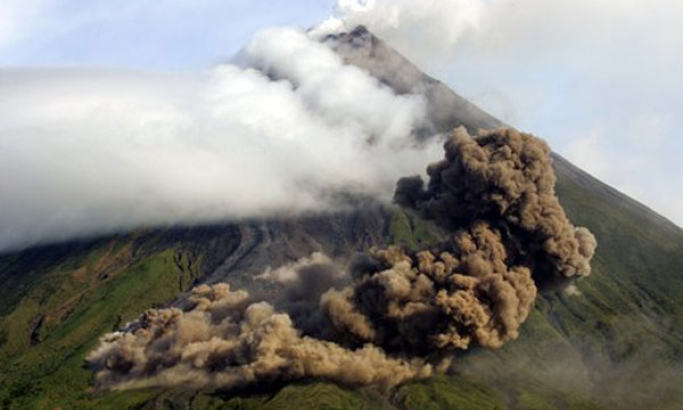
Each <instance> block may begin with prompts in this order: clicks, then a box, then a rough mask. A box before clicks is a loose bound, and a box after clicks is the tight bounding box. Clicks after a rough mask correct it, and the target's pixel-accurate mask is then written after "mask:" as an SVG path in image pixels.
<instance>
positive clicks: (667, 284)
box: [0, 28, 683, 410]
mask: <svg viewBox="0 0 683 410" xmlns="http://www.w3.org/2000/svg"><path fill="white" fill-rule="evenodd" d="M326 41H334V42H337V43H338V44H337V45H333V46H334V47H335V49H336V50H337V52H339V53H340V55H342V57H343V58H344V59H345V61H347V62H349V63H352V64H355V65H358V66H360V67H361V68H364V69H367V70H368V71H369V72H371V73H372V74H373V75H375V76H376V77H377V78H379V79H380V81H382V82H384V83H385V84H387V85H389V86H392V84H393V87H392V88H394V87H396V88H394V89H395V90H396V91H397V92H401V91H404V92H406V91H414V90H420V89H423V90H424V89H428V86H431V87H437V89H438V90H439V91H438V92H432V94H431V95H432V98H431V99H429V98H428V100H429V111H430V112H432V113H436V114H432V116H433V117H432V121H431V123H432V124H433V128H432V129H430V130H425V134H424V135H427V134H428V132H427V131H429V132H434V131H436V132H440V133H444V132H448V131H450V130H451V129H452V128H453V127H455V126H459V125H463V126H466V127H467V128H478V127H480V125H484V127H485V128H490V127H498V126H502V125H504V124H503V123H502V122H500V121H498V120H496V119H495V118H494V117H492V116H490V115H488V114H486V113H484V112H483V111H481V110H480V109H478V108H476V106H474V105H473V104H471V103H469V102H467V101H466V100H465V99H464V98H462V97H460V96H458V95H457V94H456V93H455V92H453V91H451V90H450V89H448V88H447V87H446V86H445V85H444V84H443V83H441V82H438V80H435V79H431V77H428V76H426V75H425V74H422V73H421V72H419V69H417V67H416V66H414V65H412V63H409V62H408V60H406V59H405V58H403V57H402V56H400V55H398V53H396V52H395V51H394V50H392V49H390V48H389V47H388V46H387V45H386V44H385V43H383V42H382V41H381V40H379V39H377V38H376V37H374V36H373V35H372V34H371V33H370V32H369V31H367V30H366V29H362V28H359V29H356V30H353V31H352V32H350V33H347V34H345V35H344V34H342V35H340V36H337V37H335V38H328V39H326ZM345 50H346V51H345ZM378 50H380V51H378ZM351 51H353V54H352V55H351V56H349V55H348V54H349V53H350V52H351ZM345 53H346V54H345ZM392 53H393V54H392ZM377 55H380V56H382V57H381V58H380V59H379V61H380V62H377V60H373V59H371V58H370V57H373V58H376V56H377ZM359 56H360V57H359ZM354 59H355V60H354ZM387 60H390V61H393V62H394V63H395V64H396V66H394V67H393V68H391V70H389V71H388V72H387V73H382V72H381V68H382V67H392V66H391V65H388V64H387V63H386V61H387ZM373 61H374V62H375V63H374V65H372V66H371V65H369V63H371V62H373ZM364 64H365V66H364ZM401 64H411V65H410V66H402V65H401ZM368 67H369V68H368ZM401 67H404V68H401ZM406 67H407V68H406ZM373 70H374V72H373ZM415 70H417V72H416V71H415ZM396 72H403V73H404V74H405V73H409V74H410V75H400V76H398V77H400V79H401V82H398V80H392V78H396V75H395V73H396ZM418 72H419V74H421V75H417V74H418ZM391 73H394V74H393V76H392V74H391ZM410 79H412V82H411V81H408V80H410ZM430 79H431V80H430ZM425 84H427V85H425ZM435 84H436V85H435ZM433 96H437V97H433ZM463 101H464V103H463ZM465 103H466V105H463V104H465ZM467 104H468V105H467ZM463 107H465V108H463ZM449 112H450V113H455V115H453V114H451V115H450V116H449V115H448V114H447V113H449ZM482 113H483V114H482ZM484 114H485V115H484ZM424 135H423V136H422V137H424ZM553 161H554V167H555V170H556V173H557V177H558V183H557V192H558V195H559V197H560V201H561V202H562V205H563V206H564V208H565V209H566V210H567V213H568V214H569V216H570V218H571V219H572V221H574V222H576V223H577V224H579V225H584V226H588V227H589V228H590V229H591V231H593V232H594V234H595V235H596V236H597V237H598V242H599V247H598V253H597V255H596V257H595V259H594V264H593V265H594V273H593V275H592V276H591V277H588V278H587V279H585V280H582V281H579V282H578V283H577V291H578V292H579V293H580V294H574V295H570V294H567V293H566V292H550V293H547V294H544V295H542V297H541V298H539V299H538V301H537V304H536V308H535V309H534V312H533V314H532V316H531V318H530V320H529V321H528V322H527V323H526V324H525V325H524V326H522V330H521V332H522V335H521V337H520V339H518V340H516V341H513V342H510V343H509V344H508V345H506V346H505V347H503V349H501V350H499V351H490V350H483V349H476V350H475V351H473V352H469V353H465V354H462V355H459V357H458V360H457V361H456V366H455V370H456V372H455V374H454V375H451V376H442V377H437V378H435V379H431V380H427V381H420V382H416V383H410V384H407V385H405V386H401V387H400V388H399V389H397V390H396V391H394V392H392V394H391V395H390V396H389V397H388V398H386V397H383V396H382V395H381V394H380V393H378V392H376V391H374V390H372V389H361V390H350V389H347V388H344V387H339V386H334V385H331V384H328V383H318V382H315V381H304V382H302V383H298V384H294V385H291V386H287V387H283V386H279V387H277V388H274V390H273V391H268V392H265V393H264V392H246V393H244V394H242V395H234V394H231V393H226V392H187V391H175V390H145V391H136V392H128V393H126V392H124V393H121V392H119V393H116V392H114V393H106V392H96V393H93V392H88V391H87V386H88V385H89V383H90V378H91V375H90V373H89V372H88V371H87V370H86V369H82V368H81V365H82V356H83V355H84V354H85V352H87V351H88V349H90V348H92V346H93V345H94V343H95V342H96V340H97V338H98V337H99V336H100V335H101V334H102V333H103V332H105V331H110V330H113V329H115V328H116V327H117V326H120V325H121V324H122V323H125V322H126V321H128V320H132V319H133V318H135V317H136V316H137V315H138V314H140V313H142V311H143V310H144V309H145V308H147V307H151V306H164V305H166V304H168V303H170V302H171V301H172V300H173V299H174V298H175V297H177V295H178V294H179V293H180V292H184V291H187V290H188V289H189V288H190V287H192V286H193V285H195V284H199V283H215V282H219V281H228V282H230V283H232V284H233V285H235V286H238V287H250V286H254V283H253V279H252V278H253V275H255V274H258V273H260V272H262V271H263V270H264V269H266V268H268V267H269V266H271V267H275V266H278V265H280V264H282V263H285V262H288V261H292V260H296V259H298V258H300V257H303V256H308V255H309V254H310V253H312V252H314V251H322V252H325V253H327V254H329V255H330V256H331V257H333V258H344V257H348V256H350V255H351V254H353V253H354V252H357V251H361V250H365V249H367V248H369V247H371V246H376V245H379V246H381V245H385V244H387V243H397V244H400V245H402V246H405V247H407V248H420V247H424V246H428V245H429V244H432V243H436V242H438V241H439V240H440V239H442V237H443V232H440V231H439V229H438V227H435V226H434V225H433V224H432V223H430V222H429V221H424V220H422V219H421V218H420V217H419V216H418V215H416V214H415V213H414V212H412V211H410V210H406V209H401V208H399V207H396V206H384V205H380V204H370V205H367V206H365V207H363V208H362V209H359V210H355V211H349V212H342V213H338V214H318V215H307V216H303V217H298V218H284V219H271V220H260V221H259V220H254V221H246V222H242V223H233V224H219V225H214V226H202V227H187V228H182V227H177V228H167V229H158V230H145V231H138V232H134V233H130V234H120V235H111V236H107V237H103V238H97V239H93V240H84V241H75V242H72V243H68V244H60V245H50V246H43V247H40V248H34V249H29V250H25V251H22V252H18V253H10V254H5V255H0V280H2V282H3V283H5V284H6V285H7V286H5V287H3V288H2V289H0V300H1V301H2V304H0V330H1V332H0V403H2V408H3V409H5V408H6V409H14V408H42V409H55V408H58V407H59V406H61V407H62V408H137V409H143V408H150V409H151V408H192V409H218V408H221V409H228V408H235V409H237V408H241V409H246V408H254V409H256V408H288V407H287V406H289V407H291V408H297V407H298V408H319V407H327V408H362V407H365V408H400V409H412V408H416V409H417V408H420V409H422V408H435V409H436V408H458V407H457V406H461V407H465V408H482V409H484V408H489V409H492V408H496V407H497V408H509V409H597V408H610V407H615V408H624V409H631V408H633V409H647V408H651V409H655V408H657V409H660V408H661V409H677V410H678V409H681V408H683V391H681V389H680V387H679V386H677V385H675V383H673V384H672V381H673V382H676V380H681V376H683V372H681V369H682V368H683V367H682V364H683V230H682V229H681V228H680V227H677V226H676V225H674V224H673V223H671V222H670V221H668V220H667V219H666V218H664V217H662V216H660V215H658V214H656V213H655V212H654V211H652V210H650V209H649V208H647V207H646V206H644V205H642V204H640V203H638V202H637V201H635V200H633V199H631V198H629V197H627V196H626V195H624V194H622V193H620V192H618V191H617V190H615V189H614V188H611V187H609V186H608V185H606V184H604V183H602V182H600V181H598V180H597V179H595V178H594V177H592V176H590V175H589V174H587V173H585V172H584V171H581V170H580V169H578V168H576V167H575V166H573V165H572V164H571V163H569V162H568V161H566V160H565V159H563V158H562V157H560V156H559V155H556V154H554V155H553ZM46 362H47V365H46V364H45V363H46ZM633 385H637V386H639V388H640V389H643V390H647V391H645V392H644V393H643V394H639V392H635V391H621V390H623V389H622V386H633ZM627 390H628V389H627ZM631 390H637V389H631ZM657 395H659V396H660V397H653V396H657ZM309 396H310V397H313V398H312V399H310V400H309V398H308V397H309ZM620 396H621V397H620ZM269 406H270V407H269Z"/></svg>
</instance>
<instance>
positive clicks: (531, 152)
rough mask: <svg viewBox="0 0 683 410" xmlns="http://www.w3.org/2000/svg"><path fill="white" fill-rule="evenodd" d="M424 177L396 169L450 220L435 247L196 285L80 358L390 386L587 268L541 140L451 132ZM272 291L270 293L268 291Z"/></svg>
mask: <svg viewBox="0 0 683 410" xmlns="http://www.w3.org/2000/svg"><path fill="white" fill-rule="evenodd" d="M445 151H446V158H445V159H444V160H443V161H441V162H438V163H436V164H433V165H431V166H430V167H429V172H428V173H429V175H430V178H431V179H430V182H429V185H428V187H427V189H424V184H423V183H422V181H421V179H419V178H405V179H402V180H401V181H400V182H399V184H398V187H397V190H396V199H397V201H398V202H399V203H402V204H404V205H406V206H410V207H414V208H416V209H417V210H419V211H420V212H421V213H422V214H423V216H424V217H426V218H430V219H433V220H434V221H435V222H436V223H437V224H439V225H441V226H443V227H445V228H447V229H448V230H449V231H450V232H451V234H450V235H451V236H450V239H449V240H447V241H446V242H445V243H443V244H441V245H440V246H438V247H435V248H434V249H429V250H422V251H420V252H417V253H414V254H413V253H407V252H405V251H403V250H401V249H400V248H397V247H394V246H390V247H388V248H386V249H374V250H371V251H370V252H368V253H367V254H365V255H360V256H359V257H357V258H356V259H355V260H353V261H352V262H351V263H350V264H349V266H348V269H343V268H342V267H341V266H340V265H339V264H336V263H334V262H333V261H331V260H330V259H329V258H327V257H326V256H325V255H323V254H314V255H312V256H311V257H310V258H305V259H302V260H300V261H297V262H295V263H292V264H289V265H285V266H283V267H280V268H278V269H275V270H268V271H266V272H265V273H263V274H261V275H259V276H257V277H256V280H257V281H270V282H273V283H276V284H279V285H280V286H282V289H281V290H280V292H277V293H276V294H274V295H273V294H270V295H269V294H264V295H249V294H248V293H247V292H245V291H236V292H235V291H232V290H231V289H230V288H229V286H228V285H225V284H218V285H214V286H212V287H210V286H207V285H202V286H200V287H198V288H196V289H195V290H194V291H193V292H192V294H191V295H190V296H189V297H187V298H184V299H182V300H181V301H179V302H177V303H176V307H173V308H169V309H162V310H154V309H152V310H150V311H148V312H147V313H145V314H144V315H143V316H142V317H141V318H140V319H138V320H137V321H135V322H133V323H131V324H129V325H128V326H127V327H126V328H125V329H123V330H121V331H119V332H115V333H112V334H109V335H106V336H104V337H103V338H102V339H101V342H100V346H99V347H98V348H97V349H96V350H95V351H93V352H91V353H90V355H89V356H88V359H87V360H88V363H89V365H90V367H91V368H92V369H93V370H94V371H95V380H96V384H97V386H98V387H101V388H118V389H125V388H136V387H149V386H174V385H190V386H193V387H196V388H203V387H211V388H228V389H230V388H235V387H244V386H248V385H252V384H256V383H260V384H262V383H268V382H274V381H290V380H297V379H302V378H307V377H312V378H322V379H326V380H331V381H334V382H339V383H343V384H349V385H369V384H373V385H380V386H384V387H385V388H391V387H393V386H395V385H397V384H400V383H403V382H405V381H407V380H410V379H414V378H420V377H427V376H430V375H432V374H434V373H435V372H443V371H445V370H446V369H447V368H448V367H449V365H450V363H451V360H452V359H453V353H454V352H455V351H457V350H466V349H469V348H471V347H472V346H480V347H484V348H499V347H501V346H502V345H503V344H504V343H505V342H506V341H509V340H513V339H515V338H517V337H518V336H519V332H520V327H521V326H522V324H523V323H524V321H525V320H526V319H527V317H528V316H529V314H530V311H531V309H532V306H533V303H534V300H535V298H536V294H537V292H538V288H539V287H542V286H545V285H546V284H547V283H548V282H551V281H550V280H549V279H548V278H551V279H555V280H562V281H567V280H569V279H573V278H576V277H581V276H586V275H588V274H589V273H590V265H589V262H590V258H591V257H592V254H593V251H594V249H595V241H594V238H593V237H592V235H591V234H590V233H589V232H588V231H587V230H585V229H582V228H575V227H574V226H573V225H572V224H571V223H570V222H569V220H568V219H567V217H566V215H565V213H564V210H563V209H562V207H561V206H560V203H559V201H558V199H557V197H556V196H555V193H554V183H555V179H554V175H553V170H552V168H551V166H550V159H549V154H550V151H549V149H548V147H547V145H545V143H543V142H542V141H540V140H538V139H536V138H535V137H533V136H531V135H528V134H521V133H519V132H517V131H515V130H507V129H500V130H496V131H493V132H489V133H484V134H482V135H481V136H479V137H477V138H471V137H470V136H469V135H468V134H467V133H466V132H465V131H464V130H463V129H459V130H456V131H455V132H454V134H453V136H452V137H451V138H450V139H449V140H448V141H447V143H446V144H445ZM265 300H269V301H270V302H265Z"/></svg>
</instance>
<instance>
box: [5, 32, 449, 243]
mask: <svg viewBox="0 0 683 410" xmlns="http://www.w3.org/2000/svg"><path fill="white" fill-rule="evenodd" d="M424 111H425V102H424V99H423V97H421V96H417V95H402V96H397V95H396V94H395V93H394V92H393V91H391V89H390V88H389V87H386V86H384V85H382V84H381V83H380V82H379V81H378V80H377V79H375V78H373V77H372V76H370V75H369V74H367V73H366V72H365V71H363V70H361V69H358V68H356V67H353V66H350V65H346V64H343V62H342V60H341V58H340V57H339V56H338V55H337V54H335V53H334V51H332V50H331V49H330V48H329V47H327V46H326V45H324V44H321V43H320V42H318V41H316V40H314V39H312V38H310V37H309V36H308V35H307V34H306V33H305V32H304V31H302V30H299V29H293V28H292V29H290V28H285V29H268V30H264V31H261V32H259V33H257V34H256V35H255V36H254V38H253V39H252V40H251V41H250V42H249V43H248V44H247V45H246V46H245V47H244V49H243V50H242V51H241V52H240V53H238V55H237V56H235V57H234V58H233V59H231V61H230V63H228V64H223V65H220V66H218V67H216V68H214V69H213V70H211V71H210V72H207V73H201V74H199V73H195V74H192V73H188V74H176V75H170V74H166V75H162V74H153V73H147V74H141V73H127V72H114V71H95V70H3V71H0V174H2V176H3V177H2V179H0V197H1V198H2V205H1V206H0V208H1V209H2V212H0V251H3V250H6V249H8V248H12V247H20V246H23V245H29V244H32V243H35V242H40V241H47V240H59V239H66V238H71V237H74V236H78V235H88V234H98V233H102V232H106V231H112V230H126V229H131V228H136V227H140V226H150V225H152V226H153V225H165V224H177V223H198V222H212V221H221V220H225V219H236V218H251V217H264V216H272V215H275V214H279V213H297V212H305V211H320V210H329V209H338V208H339V207H341V206H343V205H344V204H343V203H341V202H340V201H339V200H338V199H339V198H340V197H343V196H340V195H338V194H339V193H340V192H343V193H351V194H356V195H363V196H368V195H369V196H373V197H375V198H379V199H385V200H386V201H390V200H391V193H392V191H393V186H394V183H395V181H396V179H397V178H398V177H400V176H401V175H405V174H406V173H414V172H417V171H419V170H420V169H421V168H422V167H423V165H422V164H424V162H425V161H427V160H428V158H432V159H434V158H437V157H438V146H437V144H432V145H430V146H417V145H416V144H415V143H414V139H413V138H411V134H412V133H413V130H414V129H416V128H418V127H420V124H421V123H422V122H423V119H424Z"/></svg>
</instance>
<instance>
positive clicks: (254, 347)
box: [88, 284, 432, 389]
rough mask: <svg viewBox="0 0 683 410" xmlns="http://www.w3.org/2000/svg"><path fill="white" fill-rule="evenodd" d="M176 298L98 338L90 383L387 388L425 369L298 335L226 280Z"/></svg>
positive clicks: (283, 317) (287, 321)
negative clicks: (313, 383)
mask: <svg viewBox="0 0 683 410" xmlns="http://www.w3.org/2000/svg"><path fill="white" fill-rule="evenodd" d="M182 302H183V304H185V305H186V306H185V307H184V308H183V309H178V308H172V309H164V310H155V309H151V310H149V311H147V312H146V313H145V314H144V315H142V317H140V319H138V320H137V321H136V322H134V323H132V324H130V325H129V326H128V328H126V329H124V330H123V331H121V332H117V333H112V334H109V335H106V336H105V337H103V338H102V340H101V343H100V346H99V347H98V349H97V350H95V351H93V352H92V353H91V354H90V355H89V356H88V361H89V363H90V365H91V366H93V367H95V368H96V369H99V371H98V373H97V374H96V383H97V384H98V385H100V386H107V387H111V386H113V387H116V388H118V389H126V388H142V387H151V386H174V385H183V386H189V387H195V388H207V387H213V388H236V387H244V386H248V385H250V384H254V383H266V382H268V381H281V380H296V379H301V378H303V377H319V378H326V379H330V380H335V381H338V382H342V383H347V384H363V385H367V384H381V385H385V386H392V385H395V384H397V383H400V382H403V381H405V380H408V379H410V378H414V377H417V376H427V375H429V374H431V372H432V368H431V366H429V365H427V364H425V363H424V362H422V361H420V360H411V361H408V360H403V359H392V358H390V357H388V356H387V355H386V354H385V353H384V352H383V351H382V350H381V349H379V348H378V347H376V346H372V345H370V344H368V345H366V346H364V347H362V348H360V349H356V350H350V349H346V348H344V347H342V346H340V345H339V344H336V343H333V342H329V341H325V340H320V339H315V338H311V337H307V336H302V334H301V332H300V331H299V330H297V329H296V328H295V327H294V326H293V323H292V319H291V318H290V317H289V316H288V315H287V314H286V313H280V312H276V311H275V310H274V309H273V307H272V306H271V305H270V304H268V303H267V302H256V301H253V300H252V299H250V297H249V294H248V293H247V292H245V291H236V292H235V291H232V290H231V289H230V287H229V286H228V285H227V284H218V285H214V286H208V285H202V286H199V287H197V288H195V289H194V290H193V291H192V294H191V295H190V296H189V297H188V298H187V299H186V300H183V301H182Z"/></svg>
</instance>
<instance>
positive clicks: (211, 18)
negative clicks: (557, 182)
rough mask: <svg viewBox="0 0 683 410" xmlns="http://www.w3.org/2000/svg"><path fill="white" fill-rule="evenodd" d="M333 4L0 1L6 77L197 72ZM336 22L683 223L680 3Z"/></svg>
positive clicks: (643, 1)
mask: <svg viewBox="0 0 683 410" xmlns="http://www.w3.org/2000/svg"><path fill="white" fill-rule="evenodd" d="M334 3H335V1H333V0H307V1H304V0H288V1H266V0H227V1H226V0H167V1H164V2H159V1H151V0H119V1H104V0H92V1H87V2H85V1H75V0H0V68H5V69H6V68H21V69H25V68H37V67H42V68H46V67H50V68H53V67H79V68H81V69H82V68H91V67H106V68H113V69H119V68H124V69H132V70H144V71H151V72H156V71H164V72H175V73H178V72H181V73H188V72H195V71H197V70H202V69H207V68H210V67H211V66H213V65H214V64H216V63H217V62H221V61H225V60H226V59H227V58H228V57H229V56H231V55H232V54H233V53H234V52H235V51H237V50H238V49H239V48H240V47H241V46H242V45H243V44H244V43H246V42H247V41H248V39H249V38H250V37H251V36H252V34H253V33H254V32H255V31H256V30H257V29H259V28H262V27H269V26H282V25H295V26H301V27H309V26H311V25H314V24H316V23H318V22H320V21H323V20H325V19H326V18H328V17H329V16H330V15H332V10H333V8H334ZM337 15H338V16H344V17H345V18H346V20H347V22H348V23H347V24H353V23H355V22H359V23H365V24H367V25H368V26H370V28H371V29H373V31H375V32H376V33H378V34H379V35H380V36H381V37H383V38H386V39H387V40H388V41H389V42H390V43H391V44H392V45H394V46H395V47H397V48H398V49H399V50H400V51H402V52H404V53H405V54H406V55H408V56H409V57H410V58H411V59H413V60H414V61H415V62H417V63H418V64H419V65H421V66H423V67H425V69H426V70H427V71H428V72H429V73H430V74H432V75H435V76H437V77H439V78H441V79H443V80H445V81H446V82H447V83H449V84H450V85H451V86H452V87H453V88H454V89H455V90H456V91H458V92H459V93H461V94H463V95H464V96H466V97H468V98H470V99H471V100H473V101H474V102H476V103H478V104H480V105H481V106H483V108H485V109H487V110H489V111H490V112H491V113H492V114H494V115H496V116H499V117H501V118H502V119H504V120H506V121H508V122H510V123H511V124H514V125H515V126H517V127H519V128H520V129H523V130H525V131H530V132H533V133H535V134H537V135H539V136H541V137H543V138H545V139H546V140H548V141H549V142H550V143H551V145H552V146H553V148H554V149H555V150H556V151H558V152H560V153H561V154H563V155H565V156H566V157H568V158H569V159H570V160H572V161H573V162H575V163H576V164H578V165H579V166H581V167H582V168H584V169H586V170H587V171H589V172H591V173H593V174H594V175H596V176H598V177H599V178H601V179H603V180H605V181H606V182H608V183H610V184H611V185H613V186H615V187H617V188H618V189H620V190H622V191H624V192H626V193H628V194H630V195H632V196H634V197H636V198H637V199H639V200H641V201H642V202H644V203H646V204H647V205H649V206H651V207H652V208H654V209H655V210H657V211H659V212H660V213H662V214H664V215H665V216H667V217H669V218H670V219H672V220H674V221H675V222H677V223H678V224H679V225H683V182H681V181H683V167H681V166H680V164H679V159H680V158H681V156H682V154H683V139H681V138H680V137H678V135H677V133H676V131H675V130H676V128H675V123H676V121H677V120H678V118H679V117H680V116H681V114H683V79H682V78H681V75H680V73H681V72H682V71H683V33H682V31H683V29H682V28H681V27H683V2H681V1H680V0H658V1H656V2H653V1H647V0H420V1H407V0H393V1H392V0H377V1H370V2H367V1H366V2H363V1H354V0H340V1H339V4H338V7H337ZM6 73H7V72H6V71H4V72H3V71H0V76H3V75H5V76H6V75H7V74H6ZM0 98H2V96H0Z"/></svg>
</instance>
